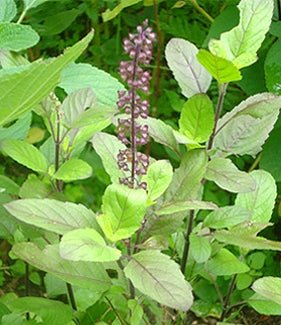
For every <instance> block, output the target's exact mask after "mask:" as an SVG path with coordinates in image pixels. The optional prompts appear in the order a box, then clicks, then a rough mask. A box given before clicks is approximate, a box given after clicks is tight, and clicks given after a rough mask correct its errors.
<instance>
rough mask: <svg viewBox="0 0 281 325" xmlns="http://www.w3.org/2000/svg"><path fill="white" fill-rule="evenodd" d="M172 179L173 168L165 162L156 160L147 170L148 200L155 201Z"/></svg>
mask: <svg viewBox="0 0 281 325" xmlns="http://www.w3.org/2000/svg"><path fill="white" fill-rule="evenodd" d="M172 177H173V167H172V166H171V164H170V163H169V161H167V160H158V161H156V162H154V163H152V164H151V165H149V167H148V170H147V178H146V182H147V191H148V199H149V200H151V201H155V200H156V199H157V198H159V197H160V196H161V195H162V194H163V193H164V192H165V191H166V189H167V187H168V186H169V185H170V183H171V181H172Z"/></svg>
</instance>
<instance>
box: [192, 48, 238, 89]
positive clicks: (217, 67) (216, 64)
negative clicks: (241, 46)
mask: <svg viewBox="0 0 281 325" xmlns="http://www.w3.org/2000/svg"><path fill="white" fill-rule="evenodd" d="M197 59H198V61H199V62H200V63H201V64H202V65H203V66H204V67H205V68H206V69H207V70H208V71H209V72H210V74H211V75H212V76H213V77H214V78H215V79H216V80H217V82H218V83H220V84H224V83H228V82H231V81H237V80H241V79H242V76H241V73H240V71H239V70H238V68H237V67H236V66H235V65H234V64H233V63H232V62H231V61H228V60H226V59H223V58H220V57H218V56H216V55H214V54H212V53H210V52H209V51H206V50H202V49H201V50H199V52H198V54H197Z"/></svg>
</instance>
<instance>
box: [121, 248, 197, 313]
mask: <svg viewBox="0 0 281 325" xmlns="http://www.w3.org/2000/svg"><path fill="white" fill-rule="evenodd" d="M124 272H125V275H126V277H127V278H129V279H130V280H131V281H132V283H133V285H134V287H135V288H137V289H138V290H139V291H140V292H142V293H143V294H145V295H148V296H149V297H151V298H152V299H154V300H156V301H157V302H159V303H160V304H163V305H165V306H168V307H170V308H174V309H177V310H183V311H187V310H188V309H189V308H190V307H191V305H192V302H193V297H192V293H191V286H190V285H189V283H188V282H186V281H185V279H184V276H183V275H182V273H181V272H180V269H179V265H178V264H176V263H175V262H174V261H172V260H171V259H170V258H169V257H168V256H167V255H164V254H161V253H160V252H159V251H152V250H151V251H149V250H148V251H143V252H141V253H138V254H135V255H133V256H132V259H131V261H130V262H129V264H128V265H127V266H126V267H125V269H124Z"/></svg>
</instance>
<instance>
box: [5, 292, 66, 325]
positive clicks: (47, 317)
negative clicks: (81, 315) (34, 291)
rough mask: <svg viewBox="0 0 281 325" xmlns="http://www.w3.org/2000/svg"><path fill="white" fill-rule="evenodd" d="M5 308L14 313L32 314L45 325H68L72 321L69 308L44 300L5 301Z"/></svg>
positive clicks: (31, 298)
mask: <svg viewBox="0 0 281 325" xmlns="http://www.w3.org/2000/svg"><path fill="white" fill-rule="evenodd" d="M6 306H7V307H8V308H9V309H10V310H11V311H12V312H14V313H19V314H24V313H27V312H30V313H34V314H35V315H37V316H39V317H40V318H41V319H42V320H43V322H44V324H45V325H61V324H68V323H69V322H71V320H72V310H71V308H70V306H68V305H65V304H64V303H62V302H60V301H55V300H50V299H46V298H41V297H21V298H17V299H13V300H9V301H7V303H6ZM50 310H52V312H51V313H50Z"/></svg>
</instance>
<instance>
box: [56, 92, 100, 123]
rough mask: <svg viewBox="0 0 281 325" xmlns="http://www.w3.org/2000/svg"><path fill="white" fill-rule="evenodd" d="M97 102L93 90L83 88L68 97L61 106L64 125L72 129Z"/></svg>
mask: <svg viewBox="0 0 281 325" xmlns="http://www.w3.org/2000/svg"><path fill="white" fill-rule="evenodd" d="M95 102H96V96H95V93H94V91H93V90H92V89H91V88H82V89H79V90H76V91H74V92H73V93H71V94H70V95H68V96H67V97H66V99H65V100H64V101H63V103H62V106H61V111H62V112H63V123H64V124H65V125H66V126H67V127H69V128H71V127H72V126H73V124H74V123H75V122H76V120H77V119H78V118H79V117H80V116H81V114H82V113H84V111H85V110H86V109H87V108H90V107H92V106H93V105H94V104H95Z"/></svg>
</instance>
